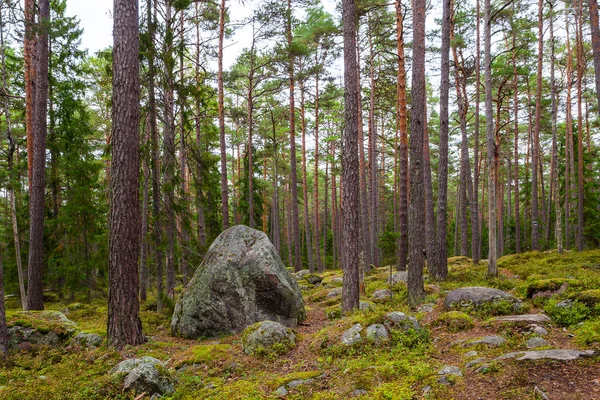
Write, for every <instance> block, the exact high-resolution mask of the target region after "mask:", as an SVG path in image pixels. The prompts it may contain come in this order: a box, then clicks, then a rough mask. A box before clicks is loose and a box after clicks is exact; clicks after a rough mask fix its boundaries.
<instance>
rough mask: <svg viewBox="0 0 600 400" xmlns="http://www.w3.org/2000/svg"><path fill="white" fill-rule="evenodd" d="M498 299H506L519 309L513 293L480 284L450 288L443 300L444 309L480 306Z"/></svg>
mask: <svg viewBox="0 0 600 400" xmlns="http://www.w3.org/2000/svg"><path fill="white" fill-rule="evenodd" d="M499 301H508V302H510V303H512V304H513V306H514V308H515V309H517V310H518V309H520V306H521V302H520V301H519V300H518V299H517V298H516V297H514V296H513V295H511V294H509V293H506V292H503V291H502V290H500V289H494V288H487V287H481V286H471V287H463V288H459V289H455V290H452V291H451V292H449V293H448V295H447V296H446V300H444V307H445V308H446V309H452V308H460V307H461V306H463V305H474V306H476V307H477V306H481V305H483V304H485V303H495V302H499Z"/></svg>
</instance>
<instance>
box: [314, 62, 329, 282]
mask: <svg viewBox="0 0 600 400" xmlns="http://www.w3.org/2000/svg"><path fill="white" fill-rule="evenodd" d="M315 57H316V56H315ZM314 180H315V187H314V193H313V196H314V200H313V201H314V203H313V204H314V205H313V213H314V217H315V218H314V227H313V232H314V240H313V242H314V246H315V255H316V256H317V268H318V269H319V271H321V272H322V271H323V270H324V268H323V261H322V259H321V249H320V246H319V242H320V240H321V236H320V234H319V233H320V223H321V221H320V220H319V74H318V73H317V74H316V76H315V173H314ZM325 186H327V184H325ZM325 199H327V191H326V192H325ZM325 210H327V205H325Z"/></svg>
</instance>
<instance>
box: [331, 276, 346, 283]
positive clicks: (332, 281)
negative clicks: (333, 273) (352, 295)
mask: <svg viewBox="0 0 600 400" xmlns="http://www.w3.org/2000/svg"><path fill="white" fill-rule="evenodd" d="M331 283H335V284H336V285H342V284H343V283H344V278H340V277H339V276H337V277H335V278H333V279H332V280H331Z"/></svg>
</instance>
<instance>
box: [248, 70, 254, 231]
mask: <svg viewBox="0 0 600 400" xmlns="http://www.w3.org/2000/svg"><path fill="white" fill-rule="evenodd" d="M251 68H253V66H252V67H251ZM253 86H254V82H253V77H252V76H251V77H250V79H249V81H248V95H247V96H248V104H247V111H248V147H247V148H246V152H247V154H248V225H249V226H250V228H254V160H253V157H254V148H253V146H254V143H253V139H254V137H253V136H254V96H253V91H252V88H253Z"/></svg>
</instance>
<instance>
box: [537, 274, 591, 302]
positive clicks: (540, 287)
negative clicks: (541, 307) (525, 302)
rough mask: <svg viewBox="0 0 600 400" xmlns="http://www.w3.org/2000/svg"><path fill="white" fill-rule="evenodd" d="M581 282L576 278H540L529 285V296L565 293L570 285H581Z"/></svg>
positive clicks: (548, 295)
mask: <svg viewBox="0 0 600 400" xmlns="http://www.w3.org/2000/svg"><path fill="white" fill-rule="evenodd" d="M579 285H581V282H579V281H578V280H576V279H566V278H552V279H538V280H536V281H532V282H529V284H528V285H527V297H528V298H530V299H531V298H534V297H551V296H553V295H555V294H562V293H564V292H565V291H566V290H567V288H568V287H569V286H575V287H577V286H579Z"/></svg>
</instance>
